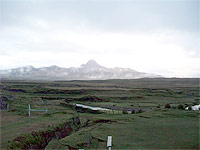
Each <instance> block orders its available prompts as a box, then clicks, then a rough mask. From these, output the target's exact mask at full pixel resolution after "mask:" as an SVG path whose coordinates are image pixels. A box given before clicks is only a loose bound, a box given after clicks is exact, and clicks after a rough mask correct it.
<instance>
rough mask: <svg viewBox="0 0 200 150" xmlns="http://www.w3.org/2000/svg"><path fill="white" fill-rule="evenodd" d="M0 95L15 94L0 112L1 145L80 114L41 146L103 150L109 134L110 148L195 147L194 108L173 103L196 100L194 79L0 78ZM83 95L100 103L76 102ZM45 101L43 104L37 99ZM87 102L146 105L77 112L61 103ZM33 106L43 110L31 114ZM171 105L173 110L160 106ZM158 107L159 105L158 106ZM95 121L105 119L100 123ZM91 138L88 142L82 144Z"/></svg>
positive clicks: (199, 98)
mask: <svg viewBox="0 0 200 150" xmlns="http://www.w3.org/2000/svg"><path fill="white" fill-rule="evenodd" d="M0 88H1V95H2V96H8V95H12V96H14V98H15V99H14V100H9V104H10V110H9V111H8V112H7V111H1V129H0V131H1V149H7V148H8V146H9V144H10V143H9V141H12V140H14V139H15V138H17V137H18V136H20V135H23V134H30V133H31V132H32V131H39V130H45V129H47V128H48V127H49V126H55V127H56V125H58V124H60V123H63V122H64V121H66V120H68V119H70V118H71V117H74V116H79V117H80V119H81V123H82V125H84V124H86V123H88V124H87V126H83V127H81V128H80V129H79V130H78V131H76V132H73V133H72V134H70V135H69V136H66V137H65V138H63V139H54V140H52V141H51V142H50V143H49V145H48V146H47V147H46V149H68V146H69V145H70V146H71V147H73V148H84V149H106V141H107V136H108V135H112V137H113V142H112V144H113V147H112V149H199V148H200V147H199V143H200V140H199V134H200V130H199V123H200V122H199V111H185V110H182V109H177V106H178V105H180V104H181V105H183V106H186V105H189V106H190V105H195V104H199V102H200V93H199V79H178V78H172V79H165V78H160V79H137V80H92V81H12V80H9V81H7V80H2V81H1V83H0ZM84 96H96V97H99V98H101V99H102V101H99V102H96V101H79V100H78V98H81V97H84ZM42 97H43V98H45V99H48V102H49V104H47V105H42V101H41V98H42ZM68 98H72V99H73V98H76V100H75V101H73V103H79V104H85V105H90V106H110V107H128V108H151V110H150V111H146V112H143V113H136V114H122V113H117V112H116V113H114V114H112V113H111V114H108V113H101V114H93V113H87V112H86V113H79V112H77V111H76V110H75V109H73V108H68V107H63V106H62V105H60V103H61V102H65V99H68ZM28 104H31V107H32V108H34V109H46V108H47V109H48V114H45V113H44V112H31V117H28ZM166 104H170V105H171V106H172V108H169V109H167V108H165V105H166ZM158 106H159V107H158ZM100 120H108V122H101V121H100ZM88 141H90V144H89V145H84V143H87V142H88Z"/></svg>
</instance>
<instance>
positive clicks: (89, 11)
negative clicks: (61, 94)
mask: <svg viewBox="0 0 200 150" xmlns="http://www.w3.org/2000/svg"><path fill="white" fill-rule="evenodd" d="M199 21H200V1H199V0H0V70H2V69H9V68H15V67H21V66H27V65H33V66H34V67H43V66H50V65H58V66H61V67H78V66H80V65H81V64H84V63H86V62H87V61H88V60H90V59H94V60H96V61H97V62H98V63H99V64H100V65H103V66H106V67H124V68H132V69H134V70H137V71H142V72H148V73H156V74H160V75H163V76H167V77H200V49H199V48H200V44H199V43H200V38H199V34H200V33H199V23H200V22H199Z"/></svg>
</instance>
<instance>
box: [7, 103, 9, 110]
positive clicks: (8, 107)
mask: <svg viewBox="0 0 200 150" xmlns="http://www.w3.org/2000/svg"><path fill="white" fill-rule="evenodd" d="M8 110H9V103H8V104H7V111H8Z"/></svg>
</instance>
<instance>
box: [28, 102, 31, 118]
mask: <svg viewBox="0 0 200 150" xmlns="http://www.w3.org/2000/svg"><path fill="white" fill-rule="evenodd" d="M28 116H29V117H30V116H31V105H30V104H28Z"/></svg>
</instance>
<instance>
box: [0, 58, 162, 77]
mask: <svg viewBox="0 0 200 150" xmlns="http://www.w3.org/2000/svg"><path fill="white" fill-rule="evenodd" d="M0 77H1V78H5V79H22V80H25V79H29V80H30V79H31V80H43V79H44V80H104V79H138V78H157V77H161V76H160V75H156V74H148V73H143V72H138V71H135V70H132V69H129V68H118V67H115V68H106V67H104V66H101V65H99V64H98V63H97V62H96V61H95V60H90V61H88V62H87V63H86V64H83V65H81V66H80V67H70V68H61V67H58V66H50V67H42V68H34V67H33V66H26V67H20V68H15V69H10V70H0Z"/></svg>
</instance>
